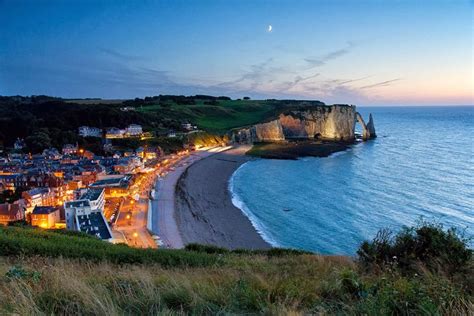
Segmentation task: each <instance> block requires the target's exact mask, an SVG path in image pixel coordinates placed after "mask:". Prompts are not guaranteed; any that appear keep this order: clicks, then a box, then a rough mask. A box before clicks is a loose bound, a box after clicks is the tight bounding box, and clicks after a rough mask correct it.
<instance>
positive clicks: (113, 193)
mask: <svg viewBox="0 0 474 316" xmlns="http://www.w3.org/2000/svg"><path fill="white" fill-rule="evenodd" d="M129 186H130V176H109V177H106V178H103V179H101V180H97V181H96V182H94V183H92V184H91V185H90V187H91V188H103V189H105V197H106V198H111V197H122V196H128V195H129V193H130V190H129Z"/></svg>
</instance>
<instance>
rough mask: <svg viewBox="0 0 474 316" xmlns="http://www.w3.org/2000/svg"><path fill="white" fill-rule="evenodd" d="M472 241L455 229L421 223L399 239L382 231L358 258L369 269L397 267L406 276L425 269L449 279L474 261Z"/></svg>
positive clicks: (404, 229) (362, 250)
mask: <svg viewBox="0 0 474 316" xmlns="http://www.w3.org/2000/svg"><path fill="white" fill-rule="evenodd" d="M468 243H469V239H468V238H465V237H464V235H463V234H462V233H460V232H458V231H457V230H456V229H455V228H450V229H448V230H444V229H443V226H442V225H440V224H431V223H421V224H419V225H418V226H415V227H410V228H408V227H405V228H403V229H402V231H401V232H399V233H398V234H396V235H393V234H392V232H391V231H389V230H386V229H385V230H381V231H379V232H378V234H377V236H376V237H375V238H374V239H373V240H372V242H369V241H365V242H363V243H362V245H361V246H360V248H359V250H358V251H357V254H358V256H359V262H360V263H361V264H362V265H363V266H365V267H373V266H374V265H377V266H380V267H386V266H395V267H396V268H398V269H400V270H401V271H402V272H403V273H410V272H416V271H417V266H418V265H420V264H421V265H422V266H423V267H425V268H428V269H429V270H430V271H432V272H433V271H436V270H438V269H442V270H443V272H445V273H447V274H448V275H452V274H454V273H455V272H458V271H461V270H462V269H464V268H466V267H467V266H468V265H469V264H470V262H471V260H472V250H471V249H469V246H468Z"/></svg>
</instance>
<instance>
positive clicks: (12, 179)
mask: <svg viewBox="0 0 474 316" xmlns="http://www.w3.org/2000/svg"><path fill="white" fill-rule="evenodd" d="M19 177H21V174H18V173H15V174H0V185H1V187H2V188H3V190H11V191H15V189H16V188H18V187H19V186H17V184H18V178H19Z"/></svg>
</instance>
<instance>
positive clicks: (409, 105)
mask: <svg viewBox="0 0 474 316" xmlns="http://www.w3.org/2000/svg"><path fill="white" fill-rule="evenodd" d="M159 95H160V94H157V95H155V96H159ZM161 95H178V94H168V93H161ZM182 95H184V96H186V97H190V96H195V95H198V94H182ZM208 95H209V96H212V97H229V98H231V99H232V100H238V99H243V97H246V95H245V96H242V97H235V98H232V97H230V96H226V95H210V94H208ZM17 96H19V97H33V96H46V97H51V98H60V99H63V100H67V101H74V100H91V101H93V100H100V101H127V100H134V99H135V98H140V99H144V98H146V97H153V95H145V96H135V97H131V98H100V97H80V98H77V97H63V96H57V95H46V94H32V95H19V94H16V95H1V94H0V97H17ZM271 99H275V100H295V101H320V102H323V103H324V104H325V105H335V104H345V105H355V106H357V107H474V103H473V104H354V103H328V102H325V101H324V100H321V99H298V98H293V99H289V98H264V99H263V98H262V99H261V98H257V99H254V98H250V101H252V100H253V101H264V100H271Z"/></svg>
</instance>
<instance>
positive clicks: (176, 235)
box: [150, 148, 225, 249]
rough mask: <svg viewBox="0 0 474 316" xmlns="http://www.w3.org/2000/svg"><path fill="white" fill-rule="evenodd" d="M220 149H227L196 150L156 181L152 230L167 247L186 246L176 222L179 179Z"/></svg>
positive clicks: (177, 247) (152, 202)
mask: <svg viewBox="0 0 474 316" xmlns="http://www.w3.org/2000/svg"><path fill="white" fill-rule="evenodd" d="M220 150H225V148H211V149H208V150H203V151H197V152H194V153H192V154H191V155H189V156H188V157H186V158H184V159H183V160H182V161H180V162H179V164H178V166H177V167H175V169H174V170H173V171H171V172H168V174H167V175H166V176H165V177H163V178H161V179H158V180H157V181H156V182H155V186H154V188H155V190H156V199H155V200H153V201H151V212H152V214H151V225H150V230H151V232H152V233H153V234H156V235H158V236H159V237H160V239H161V241H162V242H163V245H164V247H165V248H173V249H181V248H184V246H185V244H184V243H183V239H182V237H181V232H180V230H179V229H178V225H177V223H176V205H175V195H176V184H177V182H178V180H179V179H180V178H181V176H182V174H183V173H184V172H185V171H186V170H187V168H189V166H192V165H193V164H194V163H195V162H196V161H199V160H201V159H205V158H207V157H209V156H212V155H214V154H215V153H216V152H218V151H220Z"/></svg>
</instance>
